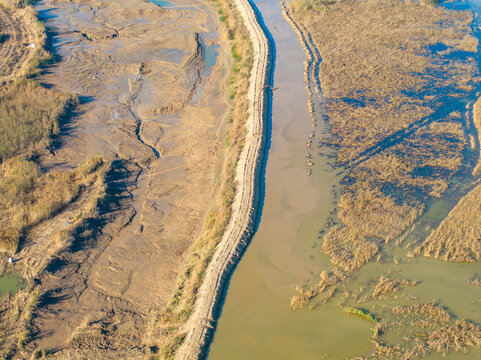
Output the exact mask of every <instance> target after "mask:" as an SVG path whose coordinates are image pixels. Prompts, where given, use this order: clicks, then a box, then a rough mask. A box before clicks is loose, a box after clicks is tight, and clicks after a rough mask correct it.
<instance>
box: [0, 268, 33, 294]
mask: <svg viewBox="0 0 481 360" xmlns="http://www.w3.org/2000/svg"><path fill="white" fill-rule="evenodd" d="M26 286H27V282H26V281H25V280H24V279H22V278H21V277H20V276H19V275H18V274H16V273H9V274H5V275H3V276H0V298H1V297H3V296H4V295H6V294H7V293H10V294H11V295H13V294H15V293H16V292H17V291H19V290H21V289H24V288H25V287H26Z"/></svg>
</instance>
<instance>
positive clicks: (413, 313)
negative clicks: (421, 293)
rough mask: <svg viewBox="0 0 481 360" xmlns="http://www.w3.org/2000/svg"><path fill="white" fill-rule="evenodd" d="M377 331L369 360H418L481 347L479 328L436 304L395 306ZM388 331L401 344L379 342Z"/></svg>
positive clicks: (480, 329) (388, 311) (384, 315)
mask: <svg viewBox="0 0 481 360" xmlns="http://www.w3.org/2000/svg"><path fill="white" fill-rule="evenodd" d="M389 313H391V314H389ZM390 315H394V318H392V317H390ZM375 330H376V331H375V336H374V338H373V340H372V343H373V349H372V351H371V354H370V355H369V356H367V357H366V358H364V359H366V360H367V359H369V360H371V359H372V360H374V359H376V360H416V359H421V358H423V357H425V356H427V355H429V354H433V353H439V354H442V355H443V354H446V353H447V352H449V351H458V352H461V351H462V352H466V351H467V349H468V348H469V347H479V346H481V328H480V327H479V326H478V325H476V324H473V323H471V322H469V321H466V320H456V319H454V318H452V317H451V315H450V314H449V312H448V311H447V310H446V309H444V308H442V307H441V306H439V305H437V304H433V303H427V304H415V305H409V306H397V307H393V308H391V309H390V310H387V312H386V314H383V317H382V319H381V321H380V322H379V323H378V325H377V326H376V327H375ZM387 331H391V332H394V333H395V334H396V338H399V340H400V342H399V343H397V344H394V345H391V344H386V343H384V342H383V341H380V340H378V339H377V336H378V335H380V334H383V333H384V332H387Z"/></svg>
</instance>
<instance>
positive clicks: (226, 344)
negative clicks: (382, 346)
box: [208, 0, 481, 360]
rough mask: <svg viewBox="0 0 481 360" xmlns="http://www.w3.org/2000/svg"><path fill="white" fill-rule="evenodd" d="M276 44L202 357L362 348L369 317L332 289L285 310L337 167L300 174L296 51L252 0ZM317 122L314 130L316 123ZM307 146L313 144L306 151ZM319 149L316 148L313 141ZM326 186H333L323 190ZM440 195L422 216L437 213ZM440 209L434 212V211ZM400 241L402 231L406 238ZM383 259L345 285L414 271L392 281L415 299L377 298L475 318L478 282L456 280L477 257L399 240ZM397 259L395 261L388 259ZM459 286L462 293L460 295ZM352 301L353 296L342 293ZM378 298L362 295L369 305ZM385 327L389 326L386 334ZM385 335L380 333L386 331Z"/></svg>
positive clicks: (276, 20) (479, 315)
mask: <svg viewBox="0 0 481 360" xmlns="http://www.w3.org/2000/svg"><path fill="white" fill-rule="evenodd" d="M254 3H255V4H256V5H257V7H258V8H259V10H260V12H261V13H262V16H263V18H264V21H265V24H266V26H267V27H268V28H269V30H270V32H271V34H272V36H273V38H274V41H275V45H276V52H277V54H276V65H275V66H276V67H275V74H274V86H275V87H279V89H278V90H276V91H275V92H274V95H273V106H272V134H271V147H270V150H269V154H268V161H267V166H266V176H265V188H266V192H265V202H264V207H263V210H262V217H261V220H260V224H259V228H258V231H257V233H256V235H255V236H254V238H253V239H252V243H251V245H250V246H249V248H248V250H247V251H246V253H245V255H244V257H243V259H242V261H241V262H240V264H239V265H238V267H237V269H236V270H235V272H234V274H233V276H232V280H231V282H230V285H229V288H228V291H227V296H226V300H225V304H224V306H223V309H222V314H221V316H220V319H219V322H218V327H217V330H216V333H215V337H214V341H213V343H212V345H211V348H210V353H209V356H208V357H209V359H210V360H225V359H229V360H236V359H276V360H280V359H303V360H304V359H305V360H310V359H316V360H317V359H351V358H352V357H355V356H365V355H367V354H368V353H369V350H370V348H371V343H370V338H371V335H372V333H371V323H369V322H368V321H366V320H364V319H361V318H358V317H353V316H349V315H347V314H345V313H343V312H341V311H340V310H339V307H338V304H337V303H338V302H339V301H344V300H343V298H342V295H341V296H338V297H336V298H334V300H333V301H331V302H330V303H328V304H327V305H322V306H316V302H315V301H314V302H313V306H312V307H313V308H312V310H309V309H305V310H302V311H290V309H289V299H290V297H291V296H292V295H293V286H294V285H295V284H301V283H303V282H314V281H315V280H316V279H317V276H318V274H319V273H320V271H322V270H324V269H329V268H330V266H329V259H328V258H327V257H325V256H323V255H322V254H321V253H320V252H319V247H320V236H319V230H321V229H322V227H323V225H324V224H325V222H326V220H327V218H328V217H329V216H331V215H330V214H329V211H330V209H331V208H332V207H333V206H334V204H335V193H336V192H338V189H339V180H340V177H341V175H336V173H337V172H338V171H339V169H335V170H333V168H332V167H331V166H330V165H329V161H330V160H329V158H328V157H327V156H320V155H317V156H314V158H313V161H314V163H315V164H316V165H315V166H314V169H313V174H312V175H311V176H310V177H308V176H306V165H305V162H306V152H307V149H306V146H305V143H306V139H307V138H308V136H309V134H310V133H311V132H312V128H311V119H310V117H309V114H308V112H307V106H306V105H307V95H306V91H305V84H304V81H303V64H302V63H303V61H304V60H305V55H304V52H303V50H302V48H301V47H300V45H299V43H298V39H297V36H296V34H295V33H294V32H293V31H292V29H291V27H290V26H289V25H288V24H287V22H286V21H285V20H284V18H283V16H282V13H281V9H280V6H279V5H278V3H277V1H275V0H256V1H254ZM325 131H326V129H325V127H324V128H323V124H322V122H318V126H317V130H316V136H319V134H321V133H322V132H325ZM310 152H311V153H312V154H313V155H314V153H315V150H314V149H313V150H312V151H310ZM323 152H325V151H323ZM333 190H335V192H334V193H333ZM440 207H441V208H442V207H443V203H442V202H440V203H439V204H435V205H434V206H433V207H432V209H431V210H430V211H428V212H427V213H426V214H425V216H424V217H423V218H424V220H425V221H426V222H427V223H429V222H431V221H439V217H440V216H441V215H442V214H444V211H441V212H439V211H438V210H439V208H440ZM440 214H441V215H440ZM406 241H407V240H406ZM382 251H383V258H384V259H385V261H384V263H370V264H367V265H366V266H364V267H363V268H362V269H361V270H360V271H359V272H358V273H357V274H356V275H355V279H354V280H353V281H351V283H349V284H348V285H347V289H349V290H357V289H359V288H360V287H361V286H364V287H368V286H372V282H373V281H374V280H375V279H377V278H378V277H379V276H380V275H388V274H391V275H392V276H394V277H405V278H407V279H412V280H421V281H422V283H421V284H420V285H419V286H417V287H414V288H405V289H403V290H402V295H403V296H412V297H416V299H415V301H414V302H413V301H407V300H394V301H385V302H384V303H385V304H387V305H398V304H412V303H424V302H430V301H435V302H436V303H440V304H441V305H442V306H446V307H447V308H449V310H450V311H451V313H452V314H453V315H454V316H455V317H457V318H460V319H461V318H465V319H470V320H472V321H475V322H477V323H480V322H481V306H480V302H479V301H480V298H481V289H480V288H479V287H474V286H471V285H469V284H468V283H467V282H466V280H467V279H469V278H470V277H472V276H473V275H474V274H475V273H476V272H477V273H478V274H480V273H481V271H480V270H481V269H480V267H479V266H478V264H475V265H473V264H453V263H445V262H441V261H434V260H430V259H426V258H423V257H417V258H414V259H410V258H407V257H406V256H405V255H406V253H407V251H406V250H404V249H401V248H399V247H396V246H394V245H392V246H386V247H385V248H384V249H383V250H382ZM396 263H397V264H396ZM460 294H462V296H460ZM343 304H344V305H349V306H356V304H355V303H353V302H352V303H351V302H349V300H348V301H347V302H343ZM378 305H379V302H377V304H376V303H370V302H366V303H363V304H362V306H363V307H364V308H366V309H375V306H378ZM392 336H394V337H395V336H396V334H393V335H392ZM385 340H387V341H389V334H387V335H386V337H385ZM480 357H481V352H480V351H479V349H476V350H472V351H471V352H469V353H468V354H460V353H450V354H448V355H447V356H446V357H442V355H441V354H433V355H431V356H430V357H428V358H426V359H429V360H434V359H440V358H443V359H449V360H459V359H463V360H468V359H479V358H480Z"/></svg>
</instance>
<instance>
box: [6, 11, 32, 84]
mask: <svg viewBox="0 0 481 360" xmlns="http://www.w3.org/2000/svg"><path fill="white" fill-rule="evenodd" d="M25 11H26V10H25V9H22V10H12V11H11V10H7V9H4V8H2V7H0V31H1V32H2V33H4V34H5V35H7V36H8V38H7V39H6V40H5V42H4V43H3V44H2V45H1V46H0V80H3V81H9V80H13V79H15V78H16V77H17V76H18V73H20V72H21V71H22V69H24V68H25V67H26V66H27V64H28V62H29V60H30V58H31V55H32V54H33V53H34V52H35V51H38V48H36V47H34V48H31V47H29V46H27V44H28V43H33V44H36V39H35V35H34V34H33V32H32V31H31V29H30V27H29V26H30V24H29V26H26V24H25V23H26V22H27V21H31V19H27V17H28V13H26V12H25ZM14 12H15V13H14ZM36 49H37V50H36Z"/></svg>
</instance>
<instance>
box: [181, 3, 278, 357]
mask: <svg viewBox="0 0 481 360" xmlns="http://www.w3.org/2000/svg"><path fill="white" fill-rule="evenodd" d="M235 5H236V7H237V9H238V11H239V13H240V14H241V16H242V18H243V20H244V24H245V26H246V27H247V29H248V31H249V34H250V39H251V41H252V44H253V48H254V64H253V67H252V72H251V75H250V79H249V92H248V98H249V102H250V114H249V118H248V120H247V123H246V128H247V134H246V142H245V145H244V148H243V150H242V153H241V155H240V158H239V160H238V164H237V169H238V171H237V176H236V182H237V183H238V184H239V187H238V189H237V194H236V199H235V201H234V203H233V205H232V217H231V219H230V222H229V225H228V227H227V230H226V232H225V233H224V236H223V238H222V240H221V242H220V243H219V245H218V246H217V249H216V252H215V254H214V256H213V259H212V261H211V262H210V264H209V266H208V268H207V271H206V274H205V277H204V281H203V282H202V284H201V287H200V289H199V291H198V297H197V301H196V304H195V308H194V312H193V314H192V316H191V317H190V318H189V321H188V322H187V324H186V325H185V330H186V332H187V335H186V338H185V341H184V343H183V344H182V346H181V347H180V348H179V351H178V352H177V354H176V358H177V359H199V358H204V357H205V356H206V354H207V350H208V347H209V345H210V343H211V340H212V336H213V332H214V330H215V322H216V319H217V317H218V313H219V307H220V304H221V303H222V299H223V297H224V296H225V292H224V289H225V286H226V283H227V282H228V281H229V278H230V275H231V274H232V271H233V269H234V268H235V266H236V264H237V263H238V261H239V260H240V258H241V256H242V253H243V252H244V250H245V249H246V247H247V246H248V243H249V241H250V239H251V238H252V236H253V234H254V232H255V228H256V225H257V223H258V214H259V213H260V207H261V204H262V199H261V198H262V186H261V182H262V179H263V177H262V172H263V169H264V165H265V157H266V148H267V144H268V141H267V134H268V126H267V124H268V118H269V108H270V106H269V104H270V102H271V98H272V94H271V91H265V90H269V89H270V85H271V82H272V70H273V51H272V49H273V46H272V43H271V41H270V39H269V38H268V37H267V35H266V28H265V26H263V25H262V21H261V20H260V14H259V13H258V10H257V9H256V7H255V6H254V5H253V4H252V3H251V2H250V1H248V0H236V1H235Z"/></svg>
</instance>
